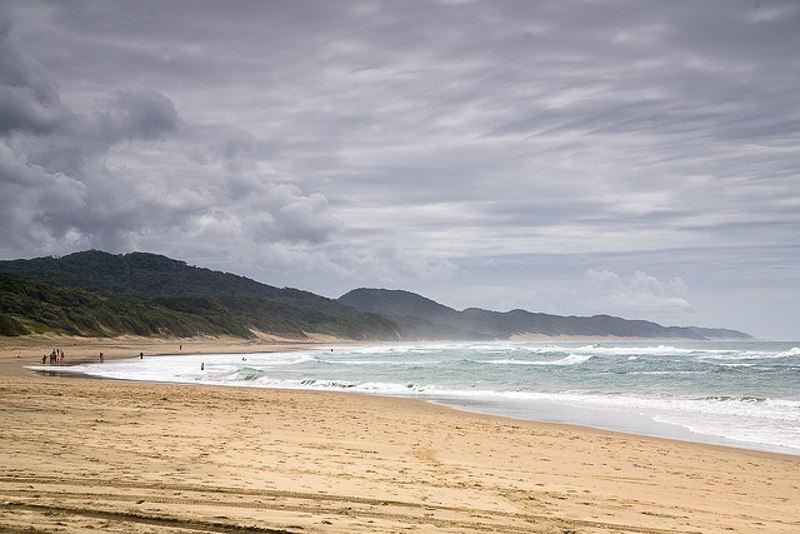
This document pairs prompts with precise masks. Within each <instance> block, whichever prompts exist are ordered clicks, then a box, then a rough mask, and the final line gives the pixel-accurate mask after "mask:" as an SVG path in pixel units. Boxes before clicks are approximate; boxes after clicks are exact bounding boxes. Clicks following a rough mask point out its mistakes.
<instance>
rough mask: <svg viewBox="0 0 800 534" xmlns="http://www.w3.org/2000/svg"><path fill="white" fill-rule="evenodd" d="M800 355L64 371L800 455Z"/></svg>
mask: <svg viewBox="0 0 800 534" xmlns="http://www.w3.org/2000/svg"><path fill="white" fill-rule="evenodd" d="M799 356H800V348H798V347H797V346H796V344H779V343H772V344H770V343H710V342H705V343H675V344H670V345H665V344H647V343H614V344H603V345H586V344H574V343H572V344H570V343H559V344H547V343H530V342H525V343H512V342H503V343H437V344H406V345H389V346H358V347H334V349H333V350H331V349H326V350H323V349H320V350H310V351H301V352H289V353H273V354H247V355H227V354H210V355H209V354H207V355H202V356H201V355H175V356H163V357H158V358H145V359H144V360H140V359H132V360H111V361H107V362H105V363H93V364H84V365H78V366H74V367H59V368H58V371H59V372H67V373H83V374H87V375H91V376H98V377H105V378H113V379H122V380H140V381H153V382H179V383H195V384H196V383H201V384H209V385H227V386H248V387H269V388H286V389H318V390H336V391H357V392H361V393H370V394H379V395H394V396H406V397H417V398H425V399H430V400H434V401H435V402H440V403H444V404H449V405H452V406H456V407H460V408H467V409H473V410H476V411H485V412H489V413H496V414H498V415H508V416H514V417H525V418H530V419H539V420H548V421H556V422H565V423H576V424H584V425H592V426H598V427H602V428H608V429H611V430H622V431H626V432H634V433H637V432H638V433H644V434H652V435H661V436H664V437H675V438H680V439H691V440H695V441H705V442H710V443H723V444H729V445H738V446H745V447H750V448H756V449H762V450H773V451H779V452H789V453H792V454H800V388H799V387H798V384H799V383H800V365H798V364H800V358H798V357H799ZM201 363H202V364H203V370H201ZM31 368H32V369H37V370H43V371H53V368H52V367H49V366H32V367H31Z"/></svg>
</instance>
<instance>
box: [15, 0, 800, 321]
mask: <svg viewBox="0 0 800 534" xmlns="http://www.w3.org/2000/svg"><path fill="white" fill-rule="evenodd" d="M6 6H7V9H6V13H11V14H12V15H13V16H14V19H15V24H14V28H13V30H12V31H11V33H9V32H8V31H7V30H6V31H5V33H3V38H2V41H0V45H1V46H2V48H0V50H11V52H12V53H11V54H10V55H7V56H0V57H8V58H10V59H6V60H5V62H6V63H7V64H9V65H13V66H14V69H15V70H14V71H13V72H15V73H16V74H15V79H17V80H23V82H19V83H17V84H16V85H13V86H11V85H8V84H7V85H8V87H10V88H11V89H10V91H11V92H9V93H8V95H6V97H5V98H6V101H7V103H8V105H5V106H2V105H0V110H6V111H7V112H8V113H10V111H8V110H13V112H14V113H17V115H14V116H13V117H12V116H11V115H8V116H7V118H6V119H5V120H2V121H0V132H9V133H10V132H12V131H13V134H10V135H6V136H4V137H2V143H4V146H5V149H6V151H5V153H4V154H3V155H2V159H1V160H0V165H4V167H3V168H10V169H18V168H19V167H20V166H22V167H23V168H25V169H27V170H26V172H17V173H16V174H14V176H13V178H7V179H5V180H7V182H4V184H5V185H3V187H8V188H12V187H13V188H15V189H13V191H14V193H13V194H15V195H19V198H25V199H27V200H25V201H24V202H23V203H22V204H24V205H26V206H30V208H31V209H32V210H33V211H34V212H43V213H44V214H46V215H47V217H44V219H43V220H45V219H46V220H60V221H62V223H63V225H64V228H63V229H62V230H61V231H59V232H57V231H56V230H55V229H50V230H46V231H45V230H41V232H40V233H41V235H45V236H49V237H46V238H43V239H39V238H34V237H29V238H26V239H27V241H25V243H26V244H25V245H22V244H18V245H15V246H16V247H17V248H15V250H33V249H35V247H36V243H47V245H41V247H43V248H47V247H51V248H52V247H53V246H55V245H54V243H59V242H60V243H62V244H61V245H60V246H62V247H63V248H69V247H70V246H71V245H68V244H67V243H68V240H69V239H72V238H75V239H78V242H80V243H83V242H84V241H95V242H103V243H112V244H113V243H114V242H116V243H118V244H117V245H116V246H117V247H118V248H119V249H124V248H125V247H133V246H138V247H142V248H148V249H157V251H162V252H167V253H170V252H173V251H174V253H176V254H178V253H183V254H184V256H185V257H186V259H189V260H192V259H193V258H198V260H197V261H198V262H199V261H200V259H203V261H206V262H207V263H208V264H213V265H222V266H223V267H224V268H225V269H226V270H236V269H237V268H239V267H240V266H243V265H245V264H246V268H247V269H248V272H249V273H252V274H257V273H262V276H265V277H266V276H270V277H272V276H276V277H282V278H280V279H282V280H285V281H286V283H289V284H291V283H293V282H292V280H291V279H290V278H288V277H289V276H290V274H291V272H292V271H293V270H294V271H298V270H302V269H305V268H306V267H308V266H313V267H308V268H309V269H312V268H313V269H319V273H321V274H318V275H317V277H316V278H315V277H314V276H313V275H311V274H307V275H306V276H305V277H304V278H303V280H304V281H305V282H306V283H309V284H310V285H309V287H311V288H317V289H324V288H325V287H326V284H338V286H339V287H341V285H343V284H344V282H343V280H347V281H348V282H353V283H363V284H370V283H371V281H372V280H387V281H391V282H392V283H395V284H398V285H401V284H407V285H408V287H412V288H413V287H420V288H424V287H428V288H430V289H431V290H433V291H445V290H446V289H440V287H442V288H443V287H444V286H445V285H446V284H441V283H440V282H441V281H442V280H459V281H462V282H464V284H463V285H465V286H467V285H470V284H472V285H470V287H481V288H485V291H484V292H483V293H481V294H482V295H483V296H482V297H481V298H484V299H486V301H487V302H488V301H490V300H491V299H492V297H491V295H492V294H494V295H500V294H502V295H503V297H504V298H507V299H515V305H516V306H520V307H527V308H531V309H536V308H537V307H538V306H539V305H540V304H541V305H543V303H545V302H546V303H548V305H549V303H556V304H557V302H558V298H559V296H558V294H556V293H552V294H548V293H547V291H546V290H545V289H542V288H538V289H536V290H533V289H532V290H530V291H528V292H522V291H518V290H516V289H512V290H510V291H509V290H505V292H503V291H504V290H503V289H502V288H501V287H499V286H500V285H501V284H500V282H492V283H489V282H487V281H486V280H487V279H490V278H491V276H493V275H495V274H496V273H497V272H505V271H504V270H505V269H510V270H511V271H512V272H513V273H516V274H514V276H515V277H516V278H513V280H514V284H515V287H517V288H518V287H520V286H523V285H524V286H530V287H534V286H540V285H541V286H544V285H547V284H549V283H550V282H551V281H552V280H553V278H552V277H548V276H547V273H546V272H543V271H542V270H539V269H529V270H528V271H525V270H524V269H522V268H520V270H518V271H517V270H515V269H516V267H515V268H512V267H509V263H508V262H507V261H505V260H503V259H497V260H496V261H497V263H496V266H494V267H491V268H490V267H487V265H488V259H493V261H494V259H495V258H507V257H510V256H516V257H525V258H539V259H541V258H542V257H545V258H551V259H552V258H558V261H556V260H553V261H550V260H547V261H545V264H546V265H548V268H549V269H550V270H551V271H552V270H558V271H559V272H569V276H570V277H571V278H570V280H561V279H558V280H557V282H558V284H562V283H563V284H564V286H565V287H570V284H572V286H576V285H577V284H578V282H577V281H580V283H582V284H584V285H583V286H582V287H584V289H586V291H590V292H595V293H599V292H600V289H599V287H597V286H596V287H591V284H588V283H587V282H586V281H585V280H584V272H585V271H586V269H595V270H596V271H598V272H601V271H608V272H612V273H620V277H621V278H620V280H621V281H620V284H622V286H624V287H623V288H625V287H627V288H630V286H631V284H632V282H630V281H629V280H628V279H627V278H624V277H623V273H635V272H637V271H641V272H646V273H648V276H651V277H654V278H656V279H658V280H661V281H663V280H672V279H673V278H674V277H676V276H677V277H681V279H683V280H686V284H687V288H688V289H687V291H686V293H687V294H685V295H679V296H681V298H685V300H686V301H687V302H691V303H692V304H693V305H695V306H694V307H695V309H696V310H697V313H701V310H700V309H699V307H698V306H697V304H696V303H697V300H696V299H695V298H694V295H695V294H696V293H697V291H698V288H700V287H706V285H707V286H708V287H715V288H716V289H717V290H720V289H719V284H718V282H717V280H714V279H711V278H710V277H707V279H706V280H703V277H702V275H701V273H702V271H703V270H702V269H701V268H699V267H697V266H698V265H701V264H703V261H706V262H709V263H713V262H715V261H719V262H721V261H723V260H722V259H720V258H721V257H722V256H724V257H725V258H728V256H729V254H730V253H727V252H726V253H725V254H723V253H722V252H720V249H725V250H728V251H730V250H739V251H740V253H741V254H743V255H752V256H754V257H756V256H757V255H758V253H757V252H754V251H756V250H761V249H759V248H758V247H765V246H766V247H775V248H771V249H770V250H773V251H780V252H774V253H771V254H770V255H769V256H768V257H766V258H765V259H764V264H763V265H762V264H760V263H757V262H756V263H753V264H752V265H753V267H752V270H753V271H759V270H761V272H763V273H772V270H773V269H777V270H780V269H783V267H781V268H780V269H778V267H774V266H776V265H781V266H782V265H786V264H791V261H792V260H794V259H796V256H797V253H796V250H797V245H798V242H797V237H796V236H797V235H800V234H798V232H797V228H798V225H799V224H800V212H799V211H798V210H797V206H798V205H800V204H798V202H800V197H798V191H800V187H799V183H798V174H797V169H798V164H799V163H798V156H797V154H798V151H797V147H798V143H800V127H798V125H799V124H800V115H798V110H800V96H798V95H799V94H800V93H798V91H797V88H796V85H797V83H796V82H797V79H798V76H800V64H798V62H797V59H796V56H797V53H796V51H797V49H798V47H800V42H799V41H798V33H797V31H796V29H797V27H798V25H800V19H798V17H799V16H800V6H798V5H797V3H796V2H793V1H780V0H763V1H760V2H749V1H742V2H735V3H730V2H728V1H727V0H721V1H717V0H711V1H707V2H700V3H679V2H658V1H652V2H651V1H645V2H637V1H629V0H605V1H603V2H584V1H580V2H579V1H563V0H557V1H556V0H553V1H542V2H514V1H508V2H505V1H504V2H455V3H454V2H430V1H413V0H412V1H409V2H397V3H386V2H370V1H354V2H348V1H344V2H337V3H335V4H334V3H330V4H329V3H320V2H313V1H286V2H256V1H253V2H249V1H244V2H236V3H233V4H231V3H219V2H191V6H190V7H187V6H188V4H185V3H182V2H169V3H166V4H165V3H163V2H149V1H143V2H135V3H108V2H104V1H95V0H86V1H81V2H59V3H48V2H28V1H25V2H23V1H17V0H11V1H9V2H7V4H6ZM23 51H24V53H23ZM33 58H35V61H34V59H33ZM37 63H38V64H40V65H42V67H36V65H37ZM25 80H27V81H25ZM55 80H57V82H58V84H56V83H55ZM15 83H16V82H15ZM0 85H1V84H0ZM20 87H23V88H25V89H24V90H21V89H20ZM141 88H148V89H147V90H146V91H143V90H141ZM20 98H22V99H23V100H24V101H25V102H27V104H28V107H27V108H26V107H24V106H11V105H10V103H11V102H12V101H14V100H13V99H20ZM3 101H4V100H3V98H2V95H0V103H2V102H3ZM62 101H63V102H65V103H68V104H63V103H60V102H62ZM14 102H16V101H14ZM0 112H1V111H0ZM0 118H2V115H0ZM3 127H5V128H6V130H2V128H3ZM0 135H2V134H0ZM59 173H62V174H64V176H65V177H67V178H68V179H70V180H73V181H74V182H69V181H67V182H63V183H61V182H59V183H60V184H61V185H59V186H58V187H56V186H55V185H53V188H54V191H61V193H60V194H62V195H64V198H65V201H64V202H63V205H64V206H74V205H75V203H76V202H78V201H82V202H84V206H85V207H88V209H83V210H81V209H66V208H65V209H63V210H61V211H58V210H57V209H56V208H54V207H52V206H50V205H46V206H45V205H42V204H41V202H43V200H41V197H39V196H36V195H33V196H31V195H29V194H28V193H30V191H32V190H34V189H35V188H34V185H33V184H34V183H38V184H42V183H51V184H56V182H58V180H57V178H56V177H57V176H58V174H59ZM12 180H14V181H15V182H14V183H16V184H17V185H13V186H12V185H11V181H12ZM23 184H28V185H23ZM8 191H12V189H8ZM23 193H25V194H23ZM9 194H11V193H9ZM37 199H39V200H37ZM76 199H77V200H76ZM81 199H82V200H81ZM48 202H57V201H54V200H53V199H50V200H49V201H48ZM18 216H19V217H21V215H15V216H14V217H18ZM14 217H12V218H8V219H4V222H3V224H4V229H5V227H6V225H12V226H13V225H14V221H15V220H17V219H16V218H14ZM20 220H22V219H20ZM28 220H29V221H30V222H31V226H32V228H39V229H41V228H48V227H47V225H45V224H44V223H41V222H35V221H33V219H32V218H29V219H28ZM37 231H38V230H37ZM48 232H50V233H48ZM20 234H22V235H29V234H27V233H25V232H20ZM31 235H32V234H31ZM37 235H39V234H37ZM55 235H62V236H63V237H62V238H59V239H61V241H57V240H56V241H54V239H55V238H53V236H55ZM76 236H77V237H76ZM37 239H38V240H37ZM80 240H84V241H80ZM69 243H72V242H69ZM237 247H239V248H243V249H244V250H246V251H247V252H246V253H240V254H237V253H235V252H233V250H234V249H237ZM781 247H786V248H781ZM216 249H219V250H223V251H224V252H215V250H216ZM699 250H707V251H708V253H707V255H706V256H704V257H703V258H704V259H703V258H700V256H698V254H699V253H696V252H689V251H699ZM665 251H675V252H674V254H675V257H673V256H672V255H671V254H670V253H668V252H665ZM659 254H660V255H659ZM655 255H658V258H659V260H658V261H656V260H654V259H653V258H655V257H656V256H655ZM481 259H487V262H486V263H481V261H480V260H481ZM412 260H413V261H412ZM473 260H474V261H473ZM592 260H596V261H592ZM601 260H602V261H601ZM725 261H728V260H727V259H726V260H725ZM754 261H755V260H754ZM215 262H216V263H215ZM225 262H229V263H228V265H223V264H225ZM234 262H235V263H234ZM248 262H249V263H248ZM570 262H574V263H579V264H580V266H581V268H577V267H576V268H570V269H567V268H565V267H563V266H564V265H567V264H570ZM637 262H640V263H641V265H639V264H637ZM659 265H668V266H669V268H666V267H665V268H663V269H661V268H659ZM770 266H773V267H770ZM305 272H306V273H309V272H310V271H308V270H306V271H305ZM731 272H733V271H731ZM748 272H749V271H748ZM781 272H782V271H781ZM287 273H289V274H287ZM687 273H692V274H691V276H689V275H687ZM509 276H510V275H509ZM769 276H770V275H767V274H765V275H764V277H765V279H764V280H763V281H762V284H768V283H771V282H769V281H768V280H766V279H767V278H769ZM448 277H449V278H448ZM623 278H624V279H623ZM426 280H437V283H435V284H433V283H432V284H431V285H430V286H426V283H427V282H426ZM728 280H729V281H730V285H734V284H735V283H736V277H735V276H734V275H731V276H730V277H729V278H728ZM780 280H781V283H783V284H785V285H786V286H787V287H789V286H791V281H788V280H787V279H786V278H780ZM509 283H511V282H509ZM747 283H748V287H750V286H749V284H750V279H749V278H748V282H747ZM753 283H754V284H755V282H753ZM415 284H416V286H414V285H415ZM558 284H556V285H558ZM450 291H451V294H456V293H458V291H459V290H458V289H452V290H450ZM476 291H477V289H476ZM523 293H524V294H525V295H527V296H526V297H525V298H526V299H527V301H524V302H523V301H521V299H522V298H523V297H522V296H520V295H522V294H523ZM562 295H563V293H562ZM500 301H501V299H500V298H499V297H498V298H496V299H495V300H494V302H496V303H497V302H500ZM570 302H571V303H572V304H575V303H579V302H580V299H575V298H573V299H572V300H570ZM705 302H708V300H705ZM473 304H474V303H473ZM477 304H480V303H477ZM556 304H554V305H556ZM609 306H610V304H609ZM550 311H558V312H570V311H572V310H570V309H559V310H555V309H551V310H550ZM670 313H672V314H673V315H671V316H670V317H673V316H674V317H678V316H679V315H680V313H682V312H681V311H680V307H673V309H672V312H670ZM686 313H689V312H688V311H686Z"/></svg>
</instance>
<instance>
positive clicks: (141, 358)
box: [139, 352, 144, 360]
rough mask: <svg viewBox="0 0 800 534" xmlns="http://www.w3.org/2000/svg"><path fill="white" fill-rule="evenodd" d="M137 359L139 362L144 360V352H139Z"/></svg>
mask: <svg viewBox="0 0 800 534" xmlns="http://www.w3.org/2000/svg"><path fill="white" fill-rule="evenodd" d="M139 359H140V360H144V352H140V353H139Z"/></svg>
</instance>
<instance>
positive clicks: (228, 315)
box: [0, 250, 750, 341]
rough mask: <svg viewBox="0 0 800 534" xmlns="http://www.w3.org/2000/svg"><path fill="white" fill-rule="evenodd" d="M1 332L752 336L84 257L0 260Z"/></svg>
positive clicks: (154, 258)
mask: <svg viewBox="0 0 800 534" xmlns="http://www.w3.org/2000/svg"><path fill="white" fill-rule="evenodd" d="M0 273H5V274H0V335H19V334H26V333H32V332H44V331H48V330H50V331H55V332H60V333H66V334H75V335H86V336H115V335H121V334H138V335H174V336H193V335H201V334H209V335H220V334H228V335H234V336H240V337H250V336H253V335H254V333H253V331H260V332H265V333H269V334H275V335H280V336H285V337H294V338H300V339H302V338H303V337H305V336H306V335H308V334H327V335H332V336H336V337H339V338H342V339H356V340H367V339H368V340H381V341H391V340H437V339H438V340H443V339H446V340H473V339H486V340H489V339H508V338H509V337H512V336H515V335H524V334H544V335H548V336H558V335H565V336H620V337H631V338H634V337H636V338H651V339H698V340H701V339H711V338H714V339H750V336H748V335H747V334H744V333H742V332H738V331H735V330H727V329H708V328H696V327H674V326H661V325H659V324H656V323H653V322H650V321H642V320H627V319H622V318H619V317H611V316H608V315H597V316H594V317H572V316H571V317H563V316H558V315H548V314H543V313H531V312H528V311H525V310H513V311H510V312H505V313H500V312H495V311H489V310H482V309H478V308H470V309H466V310H463V311H457V310H454V309H452V308H449V307H447V306H444V305H442V304H439V303H437V302H434V301H432V300H430V299H427V298H425V297H423V296H421V295H417V294H414V293H410V292H408V291H389V290H384V289H357V290H354V291H351V292H350V293H347V294H346V295H344V296H342V297H340V298H339V299H336V300H332V299H329V298H326V297H322V296H320V295H315V294H314V293H310V292H308V291H302V290H299V289H292V288H277V287H273V286H270V285H266V284H262V283H259V282H256V281H255V280H250V279H248V278H244V277H242V276H237V275H234V274H228V273H222V272H219V271H212V270H210V269H204V268H200V267H193V266H190V265H187V264H186V263H185V262H183V261H178V260H174V259H170V258H167V257H165V256H160V255H157V254H149V253H142V252H135V253H130V254H124V255H115V254H108V253H106V252H100V251H95V250H92V251H86V252H78V253H75V254H70V255H68V256H64V257H61V258H54V257H47V258H37V259H32V260H11V261H0Z"/></svg>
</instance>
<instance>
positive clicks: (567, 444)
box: [0, 339, 800, 533]
mask: <svg viewBox="0 0 800 534" xmlns="http://www.w3.org/2000/svg"><path fill="white" fill-rule="evenodd" d="M137 341H138V340H135V339H127V340H116V343H117V348H116V349H115V350H114V351H109V352H111V353H112V354H110V355H109V357H110V358H116V357H133V356H134V355H135V354H138V352H139V351H138V350H137V351H136V352H134V353H133V354H132V353H131V352H130V349H131V348H132V347H133V344H136V342H137ZM167 341H169V342H170V343H169V344H168V345H171V343H172V342H174V340H167ZM211 341H212V343H211V344H208V345H205V346H204V348H206V349H208V350H207V351H206V352H204V353H209V352H218V348H219V342H220V340H218V339H217V340H211ZM317 341H318V342H316V343H311V344H306V345H305V346H320V345H323V344H325V345H330V344H336V345H341V344H342V343H340V342H338V341H333V340H330V339H325V340H317ZM215 343H216V344H215ZM0 345H1V344H0ZM212 345H214V346H213V347H212ZM288 345H289V346H290V347H294V348H302V346H301V344H292V343H289V344H288ZM66 346H67V345H66V344H65V345H64V350H65V352H67V358H68V360H69V358H70V352H69V351H67V348H66ZM184 346H186V345H184ZM190 346H191V345H190ZM259 346H260V347H262V348H264V349H265V350H264V352H268V351H270V350H273V351H274V350H286V346H285V345H279V344H269V343H262V344H260V345H259ZM75 348H76V349H77V347H75ZM242 348H243V349H244V350H246V351H252V346H247V347H246V348H245V347H242ZM95 349H97V346H96V345H92V346H88V347H86V350H87V351H88V350H95ZM151 349H152V352H149V351H147V350H145V351H144V352H145V354H149V355H152V354H155V353H156V352H157V349H158V347H157V344H154V345H153V346H152V347H151ZM228 350H229V351H230V347H228ZM168 352H172V353H174V351H168ZM192 352H193V353H197V351H196V350H192ZM35 354H36V353H35V352H34V353H31V355H29V356H28V357H27V359H26V358H25V357H22V358H19V359H18V358H16V355H15V354H13V352H11V353H10V352H8V351H7V350H3V349H2V348H0V392H1V393H2V394H0V412H2V413H3V415H4V431H3V433H2V435H0V496H1V497H2V499H1V500H0V530H3V529H6V530H8V531H10V532H16V531H20V532H21V531H24V530H25V528H27V527H29V526H35V527H37V528H40V529H43V530H46V531H50V530H59V531H64V532H85V531H87V530H88V529H97V528H102V529H105V530H106V531H108V532H120V533H122V532H131V531H137V532H140V531H152V532H188V531H196V530H207V531H214V532H224V531H232V530H236V531H241V532H284V533H286V532H291V533H300V532H355V533H360V532H363V533H367V532H369V533H373V532H377V533H380V532H386V533H388V532H397V531H400V530H410V531H421V532H453V533H456V532H458V533H463V532H518V533H519V532H534V533H536V532H542V533H544V532H567V531H574V532H592V533H612V532H651V533H656V532H667V531H670V532H676V531H677V532H693V531H702V532H730V531H731V530H734V531H740V532H749V531H760V532H793V531H798V530H800V519H798V518H797V516H796V504H797V502H800V482H798V481H800V457H798V456H793V455H785V454H780V453H771V452H761V451H756V450H749V449H737V448H731V447H726V446H718V445H706V444H702V443H693V442H682V441H676V440H671V439H664V438H652V437H646V436H638V435H633V434H623V433H618V432H613V431H605V430H600V429H594V428H589V427H581V426H574V425H569V424H561V423H540V422H534V421H528V420H522V419H512V418H507V417H502V416H493V415H484V414H480V413H476V412H471V411H465V410H461V409H458V408H450V407H446V406H442V405H439V404H436V403H434V402H429V401H425V400H418V399H409V398H398V397H382V396H374V395H366V394H353V393H347V392H321V391H307V390H276V389H264V388H234V387H225V386H223V387H220V386H211V385H203V386H202V387H198V385H194V384H190V385H186V384H166V383H143V382H128V381H111V380H102V379H94V378H83V377H81V378H78V377H73V378H71V379H70V380H64V379H63V378H61V377H51V376H37V375H36V374H35V373H33V372H30V373H28V372H26V371H25V370H24V369H22V365H24V364H30V363H31V362H33V358H34V357H35ZM75 354H76V355H77V351H75ZM40 356H41V354H39V358H40ZM26 360H27V361H26ZM91 361H96V360H91ZM14 369H16V371H17V372H13V371H14ZM57 369H58V367H56V368H55V369H54V371H55V370H57ZM9 371H12V372H9ZM76 429H79V430H80V431H79V432H76V431H75V430H76Z"/></svg>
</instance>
